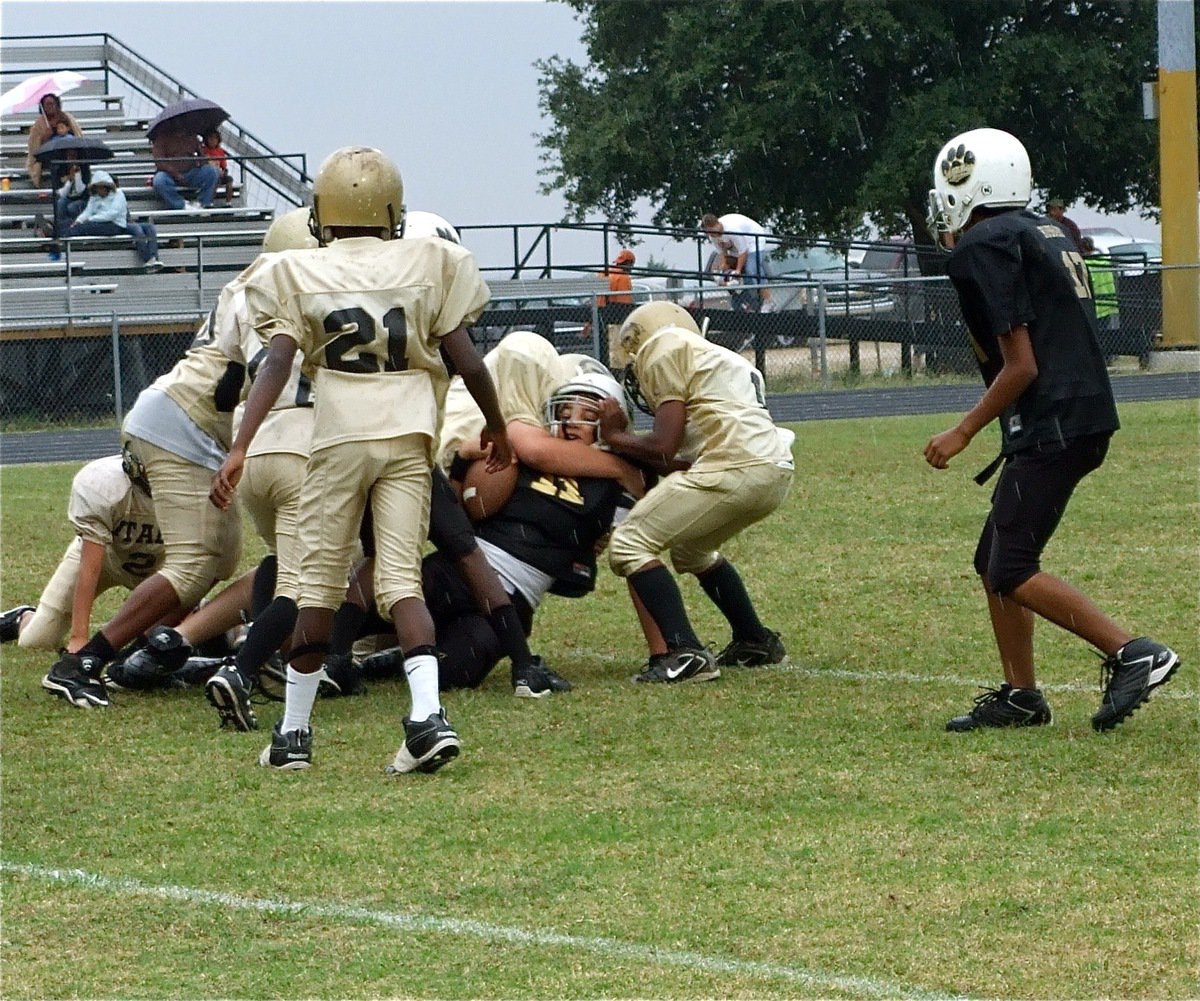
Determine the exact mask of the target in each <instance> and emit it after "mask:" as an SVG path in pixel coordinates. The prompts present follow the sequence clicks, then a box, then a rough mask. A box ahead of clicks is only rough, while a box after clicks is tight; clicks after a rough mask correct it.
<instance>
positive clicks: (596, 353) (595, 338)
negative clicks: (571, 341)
mask: <svg viewBox="0 0 1200 1001" xmlns="http://www.w3.org/2000/svg"><path fill="white" fill-rule="evenodd" d="M606 333H607V331H606ZM592 357H593V358H595V359H596V360H597V361H601V362H603V363H604V364H605V365H607V364H608V359H607V358H601V357H600V297H599V296H598V295H593V296H592Z"/></svg>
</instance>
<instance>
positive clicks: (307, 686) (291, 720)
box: [279, 665, 321, 733]
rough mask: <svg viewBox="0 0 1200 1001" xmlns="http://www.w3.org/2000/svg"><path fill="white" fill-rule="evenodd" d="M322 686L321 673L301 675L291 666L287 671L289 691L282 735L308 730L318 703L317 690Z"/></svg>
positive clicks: (282, 724) (287, 692)
mask: <svg viewBox="0 0 1200 1001" xmlns="http://www.w3.org/2000/svg"><path fill="white" fill-rule="evenodd" d="M320 684H321V672H320V671H313V673H312V674H301V673H300V672H299V671H297V670H296V669H295V668H294V667H292V666H291V665H288V669H287V691H286V692H285V693H284V695H285V698H284V703H283V722H282V723H280V724H279V732H280V733H290V732H291V731H292V730H307V729H308V721H309V720H310V719H311V718H312V707H313V703H314V702H316V701H317V689H318V687H320Z"/></svg>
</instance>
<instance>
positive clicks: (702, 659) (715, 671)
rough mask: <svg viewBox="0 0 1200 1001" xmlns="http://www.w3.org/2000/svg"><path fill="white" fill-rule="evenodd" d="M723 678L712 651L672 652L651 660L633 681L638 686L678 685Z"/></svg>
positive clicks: (681, 650) (682, 650)
mask: <svg viewBox="0 0 1200 1001" xmlns="http://www.w3.org/2000/svg"><path fill="white" fill-rule="evenodd" d="M720 676H721V669H720V668H719V667H717V661H716V658H715V657H714V656H713V654H712V651H711V650H686V649H680V650H671V651H669V652H668V653H666V654H664V655H663V656H661V657H659V658H654V657H651V658H650V662H649V663H648V664H647V665H646V668H645V670H644V671H642V673H641V674H635V675H634V676H633V680H634V681H635V682H637V683H638V684H667V685H678V684H681V683H683V682H685V681H713V680H714V679H716V678H719V677H720Z"/></svg>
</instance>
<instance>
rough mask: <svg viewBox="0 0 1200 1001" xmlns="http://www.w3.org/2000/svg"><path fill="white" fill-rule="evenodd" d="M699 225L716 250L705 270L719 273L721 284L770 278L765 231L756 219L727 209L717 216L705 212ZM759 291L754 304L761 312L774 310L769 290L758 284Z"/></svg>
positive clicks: (753, 283)
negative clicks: (724, 212) (723, 213)
mask: <svg viewBox="0 0 1200 1001" xmlns="http://www.w3.org/2000/svg"><path fill="white" fill-rule="evenodd" d="M700 228H701V229H702V230H704V232H705V234H706V235H707V236H708V240H709V242H710V243H711V244H712V245H713V247H714V248H715V249H716V252H717V253H716V256H715V257H714V258H713V259H712V261H711V262H710V263H709V266H708V270H710V271H716V272H719V273H720V275H721V277H720V279H719V281H720V283H721V284H722V285H738V284H745V285H762V284H764V283H765V282H766V281H768V280H769V276H768V274H767V243H766V240H765V239H764V238H765V237H766V236H767V231H766V230H765V229H763V227H762V226H761V225H760V224H759V223H757V222H755V221H754V220H753V219H751V218H750V217H749V216H744V215H741V214H739V213H737V212H728V213H726V214H725V215H723V216H721V217H720V218H718V217H717V216H716V215H715V214H714V213H712V212H708V213H705V215H704V217H703V218H702V219H701V220H700ZM758 293H759V294H758V296H757V301H754V302H753V305H754V306H755V308H756V309H758V310H759V311H760V312H763V313H770V312H773V311H774V309H775V304H774V303H773V302H772V301H771V290H770V289H769V288H760V289H759V290H758ZM735 301H736V297H735ZM747 301H749V300H747Z"/></svg>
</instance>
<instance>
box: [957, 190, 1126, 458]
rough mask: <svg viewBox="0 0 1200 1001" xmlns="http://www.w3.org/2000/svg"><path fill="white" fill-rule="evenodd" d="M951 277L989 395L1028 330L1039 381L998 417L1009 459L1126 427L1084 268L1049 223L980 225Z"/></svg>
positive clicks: (1031, 217)
mask: <svg viewBox="0 0 1200 1001" xmlns="http://www.w3.org/2000/svg"><path fill="white" fill-rule="evenodd" d="M947 273H948V274H949V275H950V279H951V281H952V282H953V283H954V288H955V290H956V291H957V292H958V298H959V303H960V304H961V306H962V313H963V318H964V319H965V320H966V323H967V328H968V333H969V336H970V339H971V346H972V348H973V349H974V351H975V357H976V359H977V361H978V362H979V370H980V372H981V373H982V374H983V381H984V382H985V383H986V384H987V385H989V386H990V385H991V384H992V382H993V380H995V378H996V376H997V374H998V373H999V372H1000V369H1001V368H1002V367H1003V366H1004V358H1003V356H1002V355H1001V353H1000V341H999V338H1000V337H1003V336H1004V335H1005V334H1007V333H1008V332H1009V331H1010V330H1012V329H1013V328H1014V327H1016V326H1019V325H1021V324H1025V325H1026V326H1027V327H1028V328H1029V339H1030V342H1031V344H1032V346H1033V354H1034V357H1035V358H1036V359H1037V366H1038V375H1037V378H1036V379H1034V381H1033V382H1032V383H1031V384H1030V386H1029V387H1028V388H1027V389H1026V390H1025V392H1024V393H1022V394H1021V396H1020V397H1019V398H1018V399H1017V401H1016V402H1015V403H1014V404H1013V405H1012V406H1011V407H1009V408H1008V409H1007V410H1005V412H1004V413H1003V414H1001V415H1000V427H1001V433H1002V434H1003V440H1004V446H1003V451H1004V453H1005V454H1012V453H1015V452H1021V451H1024V450H1025V449H1029V448H1034V447H1036V446H1039V445H1044V444H1051V443H1058V442H1064V441H1068V440H1070V439H1072V438H1077V437H1079V436H1081V435H1087V434H1100V433H1103V432H1106V431H1108V432H1112V431H1115V430H1116V429H1117V428H1118V427H1119V426H1120V422H1119V421H1118V420H1117V408H1116V403H1115V402H1114V401H1113V395H1112V385H1111V384H1110V382H1109V379H1108V370H1107V368H1106V367H1105V364H1104V352H1103V351H1102V350H1101V349H1100V341H1099V338H1098V334H1097V326H1096V308H1095V304H1094V303H1093V301H1092V292H1091V284H1090V283H1089V281H1088V273H1087V266H1086V265H1085V264H1084V261H1083V258H1082V257H1081V256H1080V254H1079V251H1078V250H1076V249H1075V245H1074V243H1072V242H1071V240H1070V238H1069V237H1068V236H1067V235H1066V233H1064V232H1063V230H1062V229H1061V228H1060V227H1059V226H1058V225H1057V224H1056V223H1055V222H1054V221H1053V220H1052V219H1050V218H1047V217H1043V216H1038V215H1035V214H1034V213H1032V212H1028V211H1020V212H1003V213H1001V214H999V215H995V216H991V217H989V218H986V219H983V220H982V221H980V222H978V223H976V224H975V225H974V226H972V227H971V228H970V229H969V230H967V232H966V233H964V234H963V236H962V238H961V239H960V240H959V242H958V245H957V246H956V247H955V248H954V252H953V253H952V254H951V256H950V261H949V265H948V267H947Z"/></svg>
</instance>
